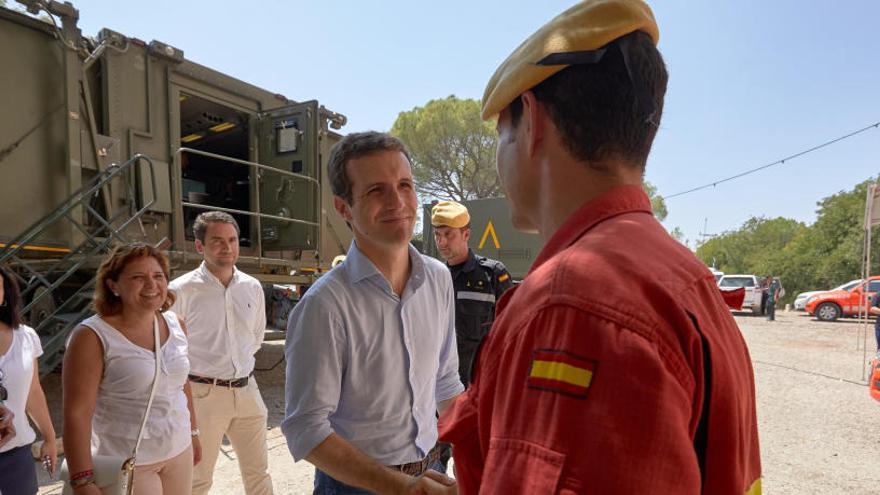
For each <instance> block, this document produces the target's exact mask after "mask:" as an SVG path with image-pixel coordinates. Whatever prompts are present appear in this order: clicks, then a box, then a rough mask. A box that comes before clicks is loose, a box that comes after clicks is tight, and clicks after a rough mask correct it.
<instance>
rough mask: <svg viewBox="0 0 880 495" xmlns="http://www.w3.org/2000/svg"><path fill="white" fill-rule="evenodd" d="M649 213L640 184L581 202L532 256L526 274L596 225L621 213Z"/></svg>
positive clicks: (647, 202) (615, 189) (648, 200)
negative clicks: (532, 258)
mask: <svg viewBox="0 0 880 495" xmlns="http://www.w3.org/2000/svg"><path fill="white" fill-rule="evenodd" d="M632 212H645V213H652V210H651V200H650V199H648V195H647V194H645V191H644V190H642V188H641V186H630V185H627V186H620V187H615V188H614V189H611V190H610V191H606V192H604V193H602V194H601V195H599V196H597V197H596V198H593V199H591V200H590V201H587V202H586V203H584V205H583V206H581V207H580V208H578V209H577V210H576V211H575V212H574V213H572V214H571V215H570V216H569V217H568V218H567V219H566V220H565V222H563V224H562V226H561V227H559V229H558V230H557V231H556V232H555V233H554V234H553V236H552V237H551V238H550V240H549V241H547V244H546V245H545V246H544V249H542V250H541V253H540V254H539V255H538V257H537V258H535V262H534V263H533V264H532V268H531V269H530V270H529V273H532V272H534V271H535V270H537V268H538V267H539V266H541V265H542V264H544V262H546V261H547V260H549V259H550V258H552V257H553V256H555V255H556V254H558V253H559V252H561V251H562V250H564V249H566V248H567V247H569V246H571V245H572V244H574V243H575V241H577V240H578V239H580V238H581V237H582V236H583V235H584V234H586V233H587V231H589V230H590V229H592V228H593V227H595V226H596V225H598V224H600V223H602V222H604V221H605V220H608V219H609V218H612V217H615V216H617V215H620V214H623V213H632Z"/></svg>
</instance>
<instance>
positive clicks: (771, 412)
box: [39, 312, 880, 495]
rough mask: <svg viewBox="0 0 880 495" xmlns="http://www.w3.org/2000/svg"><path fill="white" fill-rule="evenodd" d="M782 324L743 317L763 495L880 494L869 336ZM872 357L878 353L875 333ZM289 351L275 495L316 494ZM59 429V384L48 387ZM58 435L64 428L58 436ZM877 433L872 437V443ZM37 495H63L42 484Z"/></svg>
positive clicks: (277, 385) (271, 362) (219, 476)
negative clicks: (298, 430)
mask: <svg viewBox="0 0 880 495" xmlns="http://www.w3.org/2000/svg"><path fill="white" fill-rule="evenodd" d="M777 317H778V319H777V321H775V322H767V321H766V320H764V319H762V318H757V317H752V316H748V315H745V314H742V315H741V314H737V315H736V320H737V323H739V326H740V329H741V330H742V332H743V335H744V336H745V339H746V342H748V345H749V350H750V352H751V355H752V360H753V362H754V367H755V376H756V382H757V383H756V389H757V394H758V421H759V428H760V433H761V453H762V458H763V466H764V493H766V494H770V495H775V494H780V495H802V494H814V493H815V494H820V493H821V494H829V493H841V494H847V495H861V494H876V493H880V461H878V459H880V434H878V433H877V429H878V424H880V403H878V402H876V401H874V400H872V399H871V398H870V396H869V395H868V391H867V388H866V385H865V381H864V379H863V373H864V369H865V364H866V363H865V360H864V358H863V354H864V351H863V350H862V348H861V344H862V342H863V341H864V334H863V331H862V328H861V326H860V325H859V324H858V323H857V322H856V321H854V320H843V321H840V322H835V323H822V322H819V321H816V320H814V319H812V318H810V317H809V316H807V315H806V314H805V313H796V312H790V313H789V312H779V313H777ZM867 337H868V338H867V341H868V347H869V349H871V348H872V347H873V345H874V341H873V339H874V337H873V328H869V329H868V336H867ZM282 358H283V341H272V342H266V344H265V345H264V346H263V349H262V351H261V352H260V353H259V354H258V356H257V368H258V371H257V372H256V377H257V381H258V382H259V384H260V388H261V390H262V392H263V397H264V398H265V401H266V406H267V407H268V409H269V432H268V438H269V467H270V470H271V474H272V479H273V483H274V485H275V492H276V493H278V494H307V493H311V486H312V476H313V468H312V467H311V466H310V465H309V464H308V463H305V462H300V463H297V464H294V463H293V459H292V458H291V457H290V453H289V452H288V450H287V445H286V443H285V440H284V437H283V436H282V435H281V430H280V428H279V425H280V423H281V420H282V418H283V413H284V363H283V362H282ZM44 388H45V390H46V395H47V396H48V398H49V404H50V408H51V409H52V413H53V417H54V418H55V420H56V425H58V424H60V409H61V407H60V404H61V391H60V376H59V375H58V374H52V375H50V376H48V377H47V378H46V379H45V380H44ZM59 431H60V428H59ZM871 432H874V433H871ZM214 480H215V483H214V488H213V489H212V491H211V494H212V495H239V494H243V493H244V490H243V489H242V487H241V483H240V477H239V474H238V465H237V461H236V457H235V453H234V452H233V451H232V450H231V448H229V447H224V452H223V455H221V456H220V460H219V461H218V463H217V469H216V472H215V477H214ZM40 484H41V487H40V492H39V493H40V494H58V493H61V488H60V483H59V482H57V481H55V482H53V481H51V480H49V479H48V478H46V477H45V476H44V475H41V480H40Z"/></svg>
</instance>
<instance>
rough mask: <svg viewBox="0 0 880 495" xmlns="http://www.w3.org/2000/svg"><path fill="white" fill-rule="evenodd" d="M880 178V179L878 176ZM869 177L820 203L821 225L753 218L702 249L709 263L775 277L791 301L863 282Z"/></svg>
mask: <svg viewBox="0 0 880 495" xmlns="http://www.w3.org/2000/svg"><path fill="white" fill-rule="evenodd" d="M878 179H880V177H878ZM875 181H876V180H875V179H869V180H867V181H865V182H862V183H860V184H858V185H856V186H855V187H854V188H853V189H852V190H850V191H841V192H839V193H837V194H834V195H832V196H829V197H827V198H824V199H822V200H821V201H819V202H818V203H817V206H818V208H817V210H816V221H815V222H814V223H813V224H812V225H809V226H807V225H804V224H802V223H800V222H797V221H795V220H791V219H786V218H774V219H769V220H768V219H765V218H750V219H749V220H748V221H746V222H745V223H744V224H743V226H742V227H740V228H739V229H738V230H736V231H733V232H728V233H725V234H724V235H721V236H718V237H714V238H712V239H710V240H708V241H706V242H705V243H703V244H702V245H700V246H699V247H698V248H697V257H699V258H700V259H701V260H703V262H704V263H706V264H707V265H711V264H712V261H713V259H714V260H715V262H716V266H717V267H718V269H720V270H721V271H723V272H725V273H749V274H757V275H774V276H778V277H780V278H781V279H782V283H783V286H784V287H785V292H786V296H785V301H786V302H790V301H792V300H793V299H794V297H795V295H796V294H797V293H798V292H801V291H806V290H821V289H830V288H832V287H835V286H837V285H840V284H842V283H844V282H846V281H848V280H852V279H855V278H859V276H860V273H861V269H862V255H863V254H862V244H863V243H864V230H863V225H862V224H863V221H864V220H863V218H864V212H865V197H866V195H867V188H868V185H869V184H870V183H872V182H875ZM871 250H872V253H873V254H872V258H873V260H872V263H871V265H872V266H871V273H873V274H877V273H880V235H877V234H876V233H875V235H874V236H873V242H872V248H871Z"/></svg>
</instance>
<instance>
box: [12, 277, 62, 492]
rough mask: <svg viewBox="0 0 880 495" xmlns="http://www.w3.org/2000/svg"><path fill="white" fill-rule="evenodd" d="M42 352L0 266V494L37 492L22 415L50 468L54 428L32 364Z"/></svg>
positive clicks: (28, 433) (54, 452)
mask: <svg viewBox="0 0 880 495" xmlns="http://www.w3.org/2000/svg"><path fill="white" fill-rule="evenodd" d="M42 354H43V348H42V346H41V345H40V337H38V336H37V333H36V332H35V331H34V329H33V328H31V327H29V326H27V325H25V324H24V323H23V322H22V320H21V294H20V292H19V290H18V283H17V282H16V281H15V275H14V274H13V273H12V272H11V271H10V270H8V269H7V268H5V267H2V266H0V406H2V407H0V493H9V494H21V495H30V494H33V493H37V473H36V470H35V469H34V462H33V458H32V456H31V443H33V441H34V440H35V439H36V434H35V433H34V430H33V429H32V428H31V426H30V424H28V415H30V416H31V417H32V418H33V419H34V423H35V424H36V425H37V429H39V430H40V433H41V434H42V435H43V445H42V447H41V448H40V457H42V458H44V459H46V458H48V459H49V463H48V464H47V467H48V468H49V469H50V471H54V469H55V462H56V458H57V448H56V443H55V429H54V428H53V426H52V419H51V418H50V417H49V408H48V406H47V405H46V395H45V394H44V393H43V387H42V386H41V385H40V373H39V367H38V366H37V358H38V357H40V355H42ZM4 425H5V426H4ZM16 432H17V433H16Z"/></svg>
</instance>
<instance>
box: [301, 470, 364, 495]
mask: <svg viewBox="0 0 880 495" xmlns="http://www.w3.org/2000/svg"><path fill="white" fill-rule="evenodd" d="M312 494H313V495H373V492H368V491H367V490H364V489H363V488H356V487H353V486H351V485H346V484H345V483H343V482H341V481H339V480H337V479H335V478H331V477H330V475H329V474H327V473H325V472H324V471H321V470H320V469H317V468H316V469H315V490H314V491H313V492H312Z"/></svg>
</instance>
